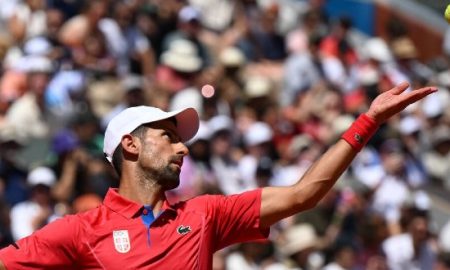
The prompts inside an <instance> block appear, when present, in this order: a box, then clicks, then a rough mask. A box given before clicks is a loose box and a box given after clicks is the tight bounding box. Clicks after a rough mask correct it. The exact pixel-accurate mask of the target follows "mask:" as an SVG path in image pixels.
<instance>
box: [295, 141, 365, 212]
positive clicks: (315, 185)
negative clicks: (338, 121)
mask: <svg viewBox="0 0 450 270" xmlns="http://www.w3.org/2000/svg"><path fill="white" fill-rule="evenodd" d="M357 153H358V152H357V151H356V150H355V149H353V148H352V147H351V146H350V144H348V143H347V142H346V141H344V140H342V139H341V140H339V141H338V142H337V143H336V144H335V145H333V146H332V147H331V148H330V149H328V151H327V152H325V154H323V155H322V157H321V158H320V159H319V160H318V161H316V162H315V163H314V164H313V165H312V166H311V167H310V168H309V169H308V171H307V172H306V173H305V174H304V175H303V177H302V178H301V179H300V180H299V181H298V182H297V183H296V184H295V185H294V190H295V192H294V194H295V196H296V212H298V211H302V210H305V209H309V208H311V207H314V206H315V205H316V204H317V203H318V202H319V201H320V200H321V199H322V198H323V197H324V196H325V194H326V193H327V192H328V191H329V190H330V189H331V188H332V187H333V185H334V184H335V183H336V181H337V180H338V178H339V177H340V176H341V175H342V173H343V172H344V171H345V170H346V169H347V168H348V166H349V165H350V163H351V162H352V160H353V159H354V158H355V156H356V154H357Z"/></svg>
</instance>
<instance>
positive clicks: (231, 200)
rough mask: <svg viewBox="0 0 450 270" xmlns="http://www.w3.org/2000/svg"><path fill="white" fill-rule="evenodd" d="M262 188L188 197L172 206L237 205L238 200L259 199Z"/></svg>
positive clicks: (188, 207) (177, 207)
mask: <svg viewBox="0 0 450 270" xmlns="http://www.w3.org/2000/svg"><path fill="white" fill-rule="evenodd" d="M261 192H262V189H254V190H249V191H245V192H242V193H238V194H233V195H222V194H215V195H210V194H206V195H201V196H197V197H194V198H192V199H189V200H187V201H182V202H179V203H177V204H174V205H173V207H174V208H176V209H179V208H184V209H208V208H211V207H222V206H225V205H227V206H231V205H234V204H236V205H238V204H237V203H238V202H246V201H249V202H250V201H255V200H260V199H261Z"/></svg>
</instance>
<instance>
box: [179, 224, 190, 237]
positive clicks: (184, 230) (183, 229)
mask: <svg viewBox="0 0 450 270" xmlns="http://www.w3.org/2000/svg"><path fill="white" fill-rule="evenodd" d="M177 232H178V233H179V234H181V235H185V234H187V233H189V232H191V226H184V225H180V226H178V228H177Z"/></svg>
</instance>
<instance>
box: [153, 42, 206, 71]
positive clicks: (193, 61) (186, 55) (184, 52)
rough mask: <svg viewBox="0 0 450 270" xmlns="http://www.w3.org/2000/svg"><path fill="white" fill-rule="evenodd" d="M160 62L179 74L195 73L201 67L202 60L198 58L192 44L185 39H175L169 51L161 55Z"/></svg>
mask: <svg viewBox="0 0 450 270" xmlns="http://www.w3.org/2000/svg"><path fill="white" fill-rule="evenodd" d="M161 62H162V63H163V64H164V65H166V66H168V67H171V68H173V69H174V70H176V71H179V72H186V73H190V72H196V71H199V70H200V69H201V67H202V64H203V63H202V59H201V58H200V57H199V56H198V51H197V48H196V47H195V45H194V43H193V42H191V41H189V40H186V39H176V40H174V41H172V42H171V43H170V45H169V49H168V50H167V51H165V52H164V53H163V54H162V55H161Z"/></svg>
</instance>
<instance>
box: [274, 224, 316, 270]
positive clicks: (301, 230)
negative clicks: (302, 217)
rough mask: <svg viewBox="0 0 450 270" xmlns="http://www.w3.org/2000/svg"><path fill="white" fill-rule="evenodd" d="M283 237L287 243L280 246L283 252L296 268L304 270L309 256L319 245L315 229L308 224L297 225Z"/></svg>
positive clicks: (289, 229)
mask: <svg viewBox="0 0 450 270" xmlns="http://www.w3.org/2000/svg"><path fill="white" fill-rule="evenodd" d="M283 236H284V238H285V241H286V242H285V243H284V244H280V245H279V248H280V250H281V252H282V253H283V254H284V255H285V256H287V257H289V258H291V259H292V260H293V262H294V263H295V265H296V266H299V267H301V268H302V269H304V268H305V267H306V266H307V263H308V257H309V255H310V254H311V253H312V252H313V251H314V250H315V249H316V248H317V245H318V240H319V239H318V237H317V234H316V231H315V230H314V227H313V226H312V225H310V224H308V223H301V224H296V225H293V226H292V227H290V228H288V229H287V230H286V231H285V232H284V233H283Z"/></svg>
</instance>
